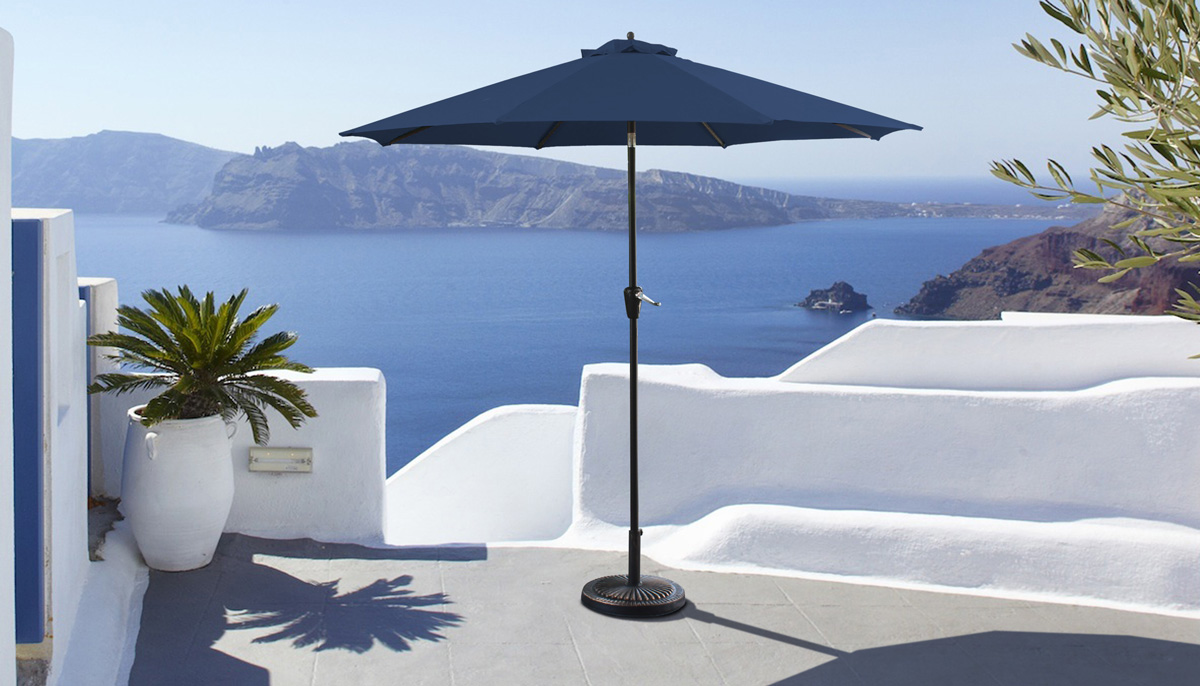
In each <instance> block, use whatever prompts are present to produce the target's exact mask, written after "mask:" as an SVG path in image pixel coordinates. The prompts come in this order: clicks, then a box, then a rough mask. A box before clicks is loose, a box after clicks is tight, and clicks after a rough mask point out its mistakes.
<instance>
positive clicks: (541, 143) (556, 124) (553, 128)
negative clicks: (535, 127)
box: [537, 121, 562, 150]
mask: <svg viewBox="0 0 1200 686" xmlns="http://www.w3.org/2000/svg"><path fill="white" fill-rule="evenodd" d="M560 126H562V122H560V121H556V122H554V125H553V126H551V127H550V129H549V130H548V131H546V135H545V136H542V140H540V141H538V144H537V149H538V150H541V149H542V148H543V147H545V145H546V141H548V140H550V137H551V136H553V135H554V132H555V131H557V130H558V127H560Z"/></svg>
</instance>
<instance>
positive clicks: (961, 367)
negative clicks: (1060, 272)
mask: <svg viewBox="0 0 1200 686" xmlns="http://www.w3.org/2000/svg"><path fill="white" fill-rule="evenodd" d="M1197 352H1200V330H1197V329H1196V325H1195V324H1193V323H1191V322H1188V321H1185V320H1182V319H1179V318H1178V317H1171V316H1159V317H1146V316H1125V315H1062V314H1047V315H1040V314H1035V313H1023V312H1022V313H1011V312H1010V313H1005V314H1004V315H1003V318H1002V319H1001V320H999V321H994V320H993V321H972V322H960V321H904V320H885V319H875V320H872V321H870V322H867V323H866V324H863V325H862V326H859V327H857V328H855V329H854V330H853V331H851V332H849V333H847V334H846V335H844V336H842V337H841V338H839V339H837V340H836V341H834V342H832V343H830V344H829V345H827V346H825V347H824V348H821V349H820V350H818V351H817V352H815V353H813V354H812V355H809V356H808V357H806V358H804V359H803V360H801V361H800V362H797V363H796V364H795V365H793V366H792V367H791V368H790V369H788V370H787V371H785V372H783V373H782V374H780V375H779V376H778V377H776V378H777V379H778V380H780V381H785V382H791V383H828V384H847V385H862V386H886V387H897V388H941V389H960V390H978V391H988V390H993V391H1000V390H1040V391H1045V390H1075V389H1080V388H1087V387H1089V386H1095V385H1098V384H1102V383H1105V382H1108V381H1113V380H1116V379H1127V378H1133V377H1147V376H1189V377H1197V376H1200V363H1197V362H1196V361H1195V360H1191V359H1188V358H1189V356H1191V355H1194V354H1196V353H1197Z"/></svg>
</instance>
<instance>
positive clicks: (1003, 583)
mask: <svg viewBox="0 0 1200 686" xmlns="http://www.w3.org/2000/svg"><path fill="white" fill-rule="evenodd" d="M647 554H649V555H651V556H652V557H654V559H656V560H658V561H659V562H662V563H665V564H670V565H673V566H677V567H682V568H687V569H700V570H717V571H734V570H737V571H746V572H760V573H761V572H764V571H765V572H775V573H785V574H786V573H789V572H794V571H797V570H803V571H804V572H805V573H806V574H810V575H828V576H833V577H852V578H856V579H862V580H869V581H876V582H878V581H884V582H896V581H899V582H902V583H905V584H911V585H914V586H941V587H953V588H961V589H969V590H971V591H972V592H976V593H982V594H988V593H1000V594H1002V595H1021V596H1026V597H1034V598H1040V599H1045V598H1047V597H1050V598H1052V599H1054V600H1059V601H1062V600H1076V601H1084V602H1088V601H1094V600H1095V599H1103V600H1105V601H1107V602H1106V604H1112V605H1118V606H1133V607H1138V608H1145V607H1152V608H1159V609H1168V610H1175V611H1180V612H1185V613H1195V612H1196V611H1197V610H1200V574H1198V573H1197V570H1198V569H1200V531H1197V530H1195V529H1190V528H1187V527H1182V526H1172V525H1161V524H1154V523H1151V522H1132V521H1129V520H1123V521H1122V520H1091V521H1088V520H1084V521H1077V522H1028V521H1020V520H1004V519H986V518H972V519H970V520H969V521H964V520H963V518H961V517H950V516H946V515H923V514H909V513H902V512H865V511H858V510H813V509H807V508H798V507H782V506H778V505H735V506H732V507H725V508H722V509H719V510H717V511H716V512H713V513H712V514H709V515H707V516H706V517H704V518H703V519H701V520H699V521H697V522H694V523H692V524H689V525H688V526H685V527H682V528H681V529H679V530H677V531H674V532H672V533H670V534H669V535H667V536H666V537H665V538H663V539H661V540H659V541H656V542H655V543H654V544H653V545H651V546H650V547H649V548H648V550H647Z"/></svg>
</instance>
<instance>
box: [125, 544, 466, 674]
mask: <svg viewBox="0 0 1200 686" xmlns="http://www.w3.org/2000/svg"><path fill="white" fill-rule="evenodd" d="M256 555H267V556H274V557H287V558H303V559H311V560H318V561H319V560H398V561H403V560H424V561H438V560H446V561H465V560H484V559H487V549H486V547H483V546H456V547H434V548H391V549H377V548H368V547H365V546H357V545H345V544H328V543H319V542H316V541H312V540H308V539H301V540H293V541H275V540H268V539H259V538H254V537H250V536H242V535H227V536H223V537H222V539H221V544H220V546H219V547H218V548H217V554H216V556H215V558H214V560H213V562H212V564H210V565H209V566H207V567H205V568H203V569H198V570H195V571H191V572H180V573H170V572H155V571H152V572H151V573H150V585H149V588H148V589H147V590H146V595H145V598H144V600H143V606H142V619H141V629H140V631H139V633H138V640H137V647H136V653H135V659H134V664H133V668H132V670H131V674H130V679H129V683H130V685H131V686H149V685H151V684H154V685H159V684H168V683H169V684H238V685H239V686H242V685H246V686H255V685H259V684H262V685H266V684H268V683H270V674H269V672H268V671H267V670H266V669H264V668H262V667H260V666H258V665H254V664H250V663H248V662H245V661H243V660H239V659H238V658H236V657H233V656H232V655H228V654H226V653H225V652H222V651H221V650H219V649H217V648H216V647H215V646H216V644H217V642H218V641H220V640H221V639H222V638H223V637H226V635H227V632H230V631H244V630H263V629H266V630H268V633H265V634H263V635H261V636H258V637H256V638H254V639H253V640H252V641H251V643H252V644H259V645H268V646H270V645H272V644H276V645H277V646H278V647H276V648H274V649H273V650H275V651H282V652H281V653H280V654H281V655H282V656H283V657H284V658H285V659H286V657H287V655H286V652H287V651H290V650H292V649H296V648H308V649H310V650H313V651H324V650H347V651H351V652H355V653H363V652H366V651H367V650H370V649H371V647H372V646H374V645H375V644H376V643H378V644H380V645H382V646H384V647H386V648H389V649H391V650H393V651H398V652H400V651H407V650H410V649H411V648H412V645H413V643H415V642H417V641H440V640H442V639H444V638H445V636H444V634H443V633H442V632H443V630H445V629H448V628H452V627H454V626H457V625H458V624H460V623H461V622H462V621H463V618H462V616H461V615H458V614H456V613H453V612H449V611H446V610H445V609H444V606H445V605H446V604H448V603H449V602H450V601H449V599H448V598H447V597H446V596H445V594H442V593H431V594H426V595H417V594H415V593H414V592H413V591H412V590H411V589H409V588H408V586H410V585H411V584H412V582H413V577H412V575H408V574H403V575H399V576H396V577H394V578H382V579H378V580H376V581H374V582H373V583H370V584H368V585H367V586H365V587H363V588H360V589H357V590H352V591H349V592H346V593H339V592H338V584H337V582H328V583H309V582H307V581H304V580H302V579H298V578H296V577H294V576H292V575H290V574H287V573H285V572H282V571H280V570H278V569H275V568H273V567H269V566H266V565H263V564H256V563H255V562H254V558H255V556H256ZM434 573H435V574H436V570H435V571H434Z"/></svg>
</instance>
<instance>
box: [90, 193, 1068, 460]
mask: <svg viewBox="0 0 1200 686" xmlns="http://www.w3.org/2000/svg"><path fill="white" fill-rule="evenodd" d="M159 220H160V217H138V216H112V215H80V216H78V217H76V231H77V234H76V250H77V254H78V260H79V273H80V275H82V276H106V277H114V278H116V279H117V280H118V282H119V288H120V299H121V301H122V302H123V303H127V304H136V303H139V302H140V300H139V297H138V294H139V293H140V292H141V291H143V290H145V289H147V288H163V287H174V286H177V285H180V284H187V285H189V286H191V287H192V288H193V289H194V290H199V291H206V290H212V291H215V292H216V293H217V295H218V296H221V297H225V296H227V295H228V294H231V293H233V292H235V291H236V290H238V289H241V288H243V287H248V288H249V289H250V296H249V299H248V305H250V306H256V305H260V304H266V303H272V302H275V303H279V304H280V310H279V312H278V314H277V315H276V316H275V318H274V319H272V320H271V321H270V322H269V323H268V325H267V327H266V332H268V333H269V332H273V331H276V330H280V329H290V330H294V331H297V332H298V333H299V335H300V339H299V342H298V343H297V344H296V346H295V347H294V348H293V349H292V352H293V355H292V357H293V358H294V359H297V360H299V361H302V362H305V363H307V364H310V365H313V366H366V367H377V368H379V369H382V370H383V372H384V374H385V376H386V378H387V386H388V399H387V403H388V405H387V412H388V426H387V431H388V436H387V444H388V472H389V473H391V472H394V471H396V470H397V469H399V468H400V467H402V466H403V465H404V464H406V463H407V462H409V461H410V460H412V459H413V458H414V457H416V456H417V455H418V454H420V453H421V452H422V451H423V450H425V449H426V448H428V447H429V446H430V445H432V444H433V443H434V442H436V441H437V440H438V439H440V438H441V437H442V436H444V435H446V434H447V433H449V432H451V431H453V430H454V429H456V428H457V427H459V426H461V425H462V424H463V423H465V422H466V421H468V420H470V419H471V418H472V417H474V416H476V415H477V414H479V413H481V412H483V411H485V410H488V409H490V408H492V407H496V406H498V405H505V404H511V403H565V404H575V403H576V402H577V400H578V392H579V378H580V370H581V368H582V367H583V365H585V364H588V363H592V362H609V361H626V360H627V359H628V357H627V356H628V351H627V346H628V331H629V330H628V320H627V319H626V318H625V310H624V306H623V302H622V294H621V292H622V289H623V288H624V287H625V285H626V283H627V278H628V272H627V267H626V258H627V245H628V244H627V238H626V236H625V235H624V234H623V233H597V232H589V231H533V230H509V229H493V228H489V229H478V230H464V229H453V230H442V231H396V232H361V233H338V232H330V233H255V232H228V231H210V230H204V229H199V228H196V227H191V226H175V225H168V224H163V223H160V221H159ZM1050 224H1051V222H1049V221H1045V220H993V219H976V220H961V219H886V220H875V221H851V220H847V221H830V222H814V223H803V224H795V225H791V226H780V227H774V228H753V229H733V230H727V231H715V232H706V233H683V234H643V235H640V236H639V243H638V247H639V253H638V254H639V270H638V280H639V283H640V285H641V286H642V287H643V288H644V289H645V292H646V293H647V294H648V295H649V296H650V297H652V298H654V299H655V300H660V301H662V303H663V306H662V307H657V308H651V307H645V308H643V314H642V318H641V320H640V324H639V326H640V339H641V349H640V353H641V360H642V362H644V363H663V364H673V363H685V362H700V363H703V364H706V365H708V366H710V367H712V368H713V369H714V370H716V371H717V372H719V373H721V374H724V375H731V376H769V375H774V374H778V373H779V372H781V371H783V370H784V369H786V368H787V367H788V366H790V365H791V364H793V363H795V362H796V361H797V360H799V359H801V358H803V357H804V356H806V355H808V354H809V353H811V352H813V351H814V350H816V349H817V348H819V347H821V346H822V345H825V344H826V343H828V342H830V341H832V340H833V339H835V338H837V337H838V336H841V335H842V334H844V333H846V332H847V331H849V330H850V329H852V328H854V327H855V326H857V325H858V324H861V323H862V322H864V321H866V320H867V319H868V318H870V317H871V316H879V317H893V316H894V315H893V314H892V308H894V307H895V306H896V305H898V304H900V303H902V302H904V301H906V300H908V299H909V298H911V297H912V296H913V295H914V294H916V292H917V291H918V290H919V288H920V286H921V283H922V282H924V281H925V280H927V279H930V278H932V277H933V276H935V275H936V274H939V273H940V274H948V273H949V272H951V271H953V270H954V269H956V268H958V267H959V266H960V265H962V263H963V262H965V261H966V260H967V259H969V258H971V257H973V256H974V255H976V254H977V253H978V252H979V251H980V250H981V249H983V248H985V247H988V246H991V245H996V244H999V243H1005V242H1007V241H1010V240H1012V239H1014V238H1017V237H1020V236H1025V235H1029V234H1032V233H1037V232H1039V231H1041V230H1043V229H1045V228H1046V227H1047V226H1049V225H1050ZM839 280H841V281H848V282H850V283H851V284H852V285H853V286H854V287H855V289H857V290H858V291H859V292H862V293H865V294H867V297H868V299H869V301H870V303H871V304H872V305H873V306H874V307H875V309H874V311H873V312H872V313H866V314H855V315H834V314H829V313H824V312H810V311H807V310H803V309H801V308H798V307H795V306H794V303H796V302H798V301H800V300H801V299H803V298H804V297H805V296H806V295H807V294H808V292H809V291H810V290H812V289H814V288H826V287H828V286H829V285H830V284H831V283H833V282H834V281H839ZM317 409H318V410H319V409H320V408H317Z"/></svg>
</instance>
